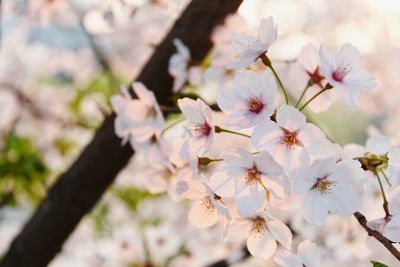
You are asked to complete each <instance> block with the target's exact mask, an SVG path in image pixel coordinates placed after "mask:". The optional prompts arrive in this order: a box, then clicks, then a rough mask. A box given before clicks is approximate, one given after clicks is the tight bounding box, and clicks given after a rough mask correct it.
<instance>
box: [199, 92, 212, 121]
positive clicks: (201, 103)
mask: <svg viewBox="0 0 400 267" xmlns="http://www.w3.org/2000/svg"><path fill="white" fill-rule="evenodd" d="M196 102H197V106H198V108H199V109H200V111H201V112H202V114H203V116H204V118H205V120H206V122H208V123H209V125H210V126H212V111H211V108H210V107H209V106H208V105H207V104H206V103H204V101H203V100H201V99H200V98H198V99H197V101H196Z"/></svg>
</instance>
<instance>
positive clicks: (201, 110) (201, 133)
mask: <svg viewBox="0 0 400 267" xmlns="http://www.w3.org/2000/svg"><path fill="white" fill-rule="evenodd" d="M178 106H179V109H180V110H181V111H182V114H183V116H184V117H185V118H186V119H187V120H188V121H189V126H188V127H187V131H188V133H189V142H190V145H191V149H192V151H193V152H194V153H197V152H199V151H200V150H201V152H203V153H204V152H205V151H207V150H208V148H209V147H210V145H211V143H212V141H213V138H214V125H213V122H212V111H211V108H210V107H209V106H208V105H207V104H206V103H204V101H203V100H201V99H200V98H198V99H197V100H193V99H190V98H183V99H179V100H178Z"/></svg>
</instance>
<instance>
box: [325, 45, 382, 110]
mask: <svg viewBox="0 0 400 267" xmlns="http://www.w3.org/2000/svg"><path fill="white" fill-rule="evenodd" d="M319 55H320V60H321V72H322V73H323V74H324V76H325V78H326V79H327V81H328V82H329V83H330V84H331V85H332V86H333V87H334V90H336V91H337V92H338V93H339V94H340V95H341V96H342V98H343V99H344V101H345V102H346V103H347V104H349V105H355V104H357V103H358V95H359V93H360V92H365V91H369V90H372V89H373V88H375V87H376V80H375V77H374V76H372V75H371V74H370V73H369V72H368V71H366V70H365V69H364V68H363V67H362V66H361V64H360V52H359V51H358V49H357V48H355V47H354V46H352V45H351V44H344V45H342V47H341V48H340V50H339V51H334V50H332V49H331V48H330V47H328V46H327V45H325V44H323V45H321V48H320V50H319Z"/></svg>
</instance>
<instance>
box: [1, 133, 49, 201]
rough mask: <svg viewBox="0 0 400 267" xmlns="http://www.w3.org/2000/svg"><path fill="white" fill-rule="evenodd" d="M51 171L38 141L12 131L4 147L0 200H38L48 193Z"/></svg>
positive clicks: (2, 149) (2, 148)
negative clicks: (36, 142) (46, 190)
mask: <svg viewBox="0 0 400 267" xmlns="http://www.w3.org/2000/svg"><path fill="white" fill-rule="evenodd" d="M48 174H49V170H48V168H47V166H46V165H45V163H44V161H43V159H42V155H41V154H40V151H39V149H38V148H37V147H36V144H35V143H34V142H33V141H32V140H30V139H29V138H27V137H21V136H18V135H16V134H15V133H10V134H9V135H8V136H7V137H6V138H5V140H4V144H3V146H2V147H0V199H1V201H3V202H6V204H13V203H15V202H17V201H18V199H20V198H21V197H25V198H28V199H30V200H32V201H34V202H37V201H39V200H40V199H41V198H42V197H43V196H44V194H45V186H46V181H47V176H48Z"/></svg>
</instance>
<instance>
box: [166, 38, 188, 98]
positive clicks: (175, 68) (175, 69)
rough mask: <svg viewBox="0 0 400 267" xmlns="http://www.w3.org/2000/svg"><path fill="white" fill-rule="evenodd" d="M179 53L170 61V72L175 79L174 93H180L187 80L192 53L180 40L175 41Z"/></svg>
mask: <svg viewBox="0 0 400 267" xmlns="http://www.w3.org/2000/svg"><path fill="white" fill-rule="evenodd" d="M173 42H174V45H175V47H176V50H177V53H176V54H173V55H172V56H171V58H170V60H169V66H168V72H169V73H170V74H171V76H172V77H174V85H173V91H174V92H177V91H179V90H180V89H181V88H182V86H183V85H184V84H185V82H186V80H187V66H188V64H189V60H190V51H189V49H188V48H187V47H186V46H185V45H184V44H183V43H182V41H181V40H179V39H174V41H173Z"/></svg>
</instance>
